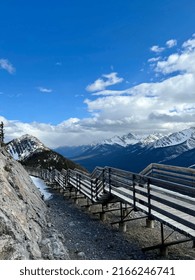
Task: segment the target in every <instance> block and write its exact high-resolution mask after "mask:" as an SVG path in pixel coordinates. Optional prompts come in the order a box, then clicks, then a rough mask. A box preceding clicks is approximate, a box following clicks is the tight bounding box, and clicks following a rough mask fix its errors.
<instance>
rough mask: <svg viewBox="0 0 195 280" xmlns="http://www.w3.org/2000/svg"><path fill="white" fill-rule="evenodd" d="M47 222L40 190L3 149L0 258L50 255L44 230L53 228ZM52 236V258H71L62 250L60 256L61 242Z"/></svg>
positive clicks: (0, 179) (0, 172)
mask: <svg viewBox="0 0 195 280" xmlns="http://www.w3.org/2000/svg"><path fill="white" fill-rule="evenodd" d="M48 222H49V221H47V207H46V205H45V203H44V201H43V200H42V198H41V194H40V192H39V190H38V189H37V188H36V186H35V185H34V184H33V182H32V180H31V179H30V177H29V176H28V174H27V172H26V171H25V170H24V168H23V167H22V165H21V164H20V163H18V162H16V161H15V160H14V159H12V157H11V156H10V155H9V154H8V153H7V152H6V151H5V150H4V149H3V148H0V259H4V260H15V259H19V260H20V259H43V258H48V256H46V255H45V253H44V254H43V252H42V241H43V238H45V236H43V232H44V235H45V232H46V231H49V230H51V229H49V228H48V226H47V224H48ZM51 237H52V238H51V239H52V241H51V240H50V243H51V244H55V247H54V246H53V247H52V246H50V247H51V249H50V251H49V253H48V254H50V258H52V259H58V257H59V258H62V257H64V258H65V257H66V258H68V254H64V255H63V254H62V252H59V256H58V254H57V253H56V251H57V248H58V246H61V242H60V240H59V238H57V237H56V239H55V236H52V235H51ZM54 240H55V241H54ZM58 243H59V244H60V245H59V244H58ZM57 244H58V245H57ZM64 251H65V249H64Z"/></svg>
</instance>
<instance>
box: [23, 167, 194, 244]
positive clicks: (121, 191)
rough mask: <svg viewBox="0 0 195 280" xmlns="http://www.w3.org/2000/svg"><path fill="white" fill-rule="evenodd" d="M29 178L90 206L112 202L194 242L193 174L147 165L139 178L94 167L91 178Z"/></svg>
mask: <svg viewBox="0 0 195 280" xmlns="http://www.w3.org/2000/svg"><path fill="white" fill-rule="evenodd" d="M27 171H28V172H29V174H30V175H33V176H38V177H40V178H42V179H43V180H45V181H48V182H50V183H55V184H58V185H59V186H60V188H62V189H64V190H66V188H69V187H72V188H75V189H76V190H79V191H80V192H81V193H82V194H84V195H85V196H86V197H87V198H89V199H90V200H91V201H92V203H104V204H105V203H108V202H109V201H111V200H113V198H114V199H115V201H120V202H123V203H125V204H129V205H130V206H131V207H133V208H134V209H135V210H139V211H142V212H144V213H145V214H146V215H147V216H148V217H149V218H150V219H154V220H158V221H160V222H161V223H163V224H167V225H169V226H170V227H172V228H174V229H177V230H178V231H180V232H181V233H184V234H185V235H187V236H190V237H191V238H192V239H193V240H194V239H195V170H193V169H190V168H181V167H175V166H167V165H160V164H151V165H149V166H148V167H147V168H146V169H145V170H143V171H142V172H141V173H140V174H136V173H132V172H129V171H124V170H119V169H116V168H112V167H105V168H100V167H97V168H96V169H95V170H94V171H93V172H92V174H89V173H85V172H82V171H80V170H76V169H75V170H70V169H69V170H62V171H61V172H59V171H58V170H51V171H49V170H45V169H44V170H38V169H31V168H27Z"/></svg>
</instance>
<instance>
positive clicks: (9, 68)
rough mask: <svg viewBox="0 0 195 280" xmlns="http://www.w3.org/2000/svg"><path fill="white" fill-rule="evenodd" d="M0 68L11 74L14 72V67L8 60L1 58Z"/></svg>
mask: <svg viewBox="0 0 195 280" xmlns="http://www.w3.org/2000/svg"><path fill="white" fill-rule="evenodd" d="M0 69H3V70H6V71H7V72H8V73H9V74H13V73H14V72H15V68H14V67H13V65H12V64H11V63H10V62H9V60H7V59H4V58H1V59H0Z"/></svg>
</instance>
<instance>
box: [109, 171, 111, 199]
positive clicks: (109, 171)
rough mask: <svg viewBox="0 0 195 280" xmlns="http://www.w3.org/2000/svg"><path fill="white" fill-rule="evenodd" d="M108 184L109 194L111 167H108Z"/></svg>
mask: <svg viewBox="0 0 195 280" xmlns="http://www.w3.org/2000/svg"><path fill="white" fill-rule="evenodd" d="M108 185H109V193H110V194H111V168H110V167H109V168H108Z"/></svg>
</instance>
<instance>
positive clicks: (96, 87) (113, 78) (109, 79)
mask: <svg viewBox="0 0 195 280" xmlns="http://www.w3.org/2000/svg"><path fill="white" fill-rule="evenodd" d="M117 75H118V73H116V72H112V73H110V74H105V75H102V77H103V78H99V79H97V80H96V81H95V82H94V83H92V84H90V85H88V86H87V87H86V90H87V91H90V92H94V91H100V90H105V88H106V87H108V86H112V85H116V84H119V83H121V82H123V80H124V79H123V78H119V77H117Z"/></svg>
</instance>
